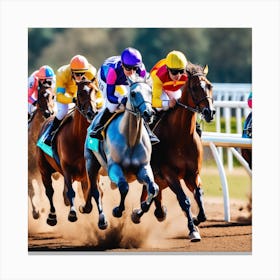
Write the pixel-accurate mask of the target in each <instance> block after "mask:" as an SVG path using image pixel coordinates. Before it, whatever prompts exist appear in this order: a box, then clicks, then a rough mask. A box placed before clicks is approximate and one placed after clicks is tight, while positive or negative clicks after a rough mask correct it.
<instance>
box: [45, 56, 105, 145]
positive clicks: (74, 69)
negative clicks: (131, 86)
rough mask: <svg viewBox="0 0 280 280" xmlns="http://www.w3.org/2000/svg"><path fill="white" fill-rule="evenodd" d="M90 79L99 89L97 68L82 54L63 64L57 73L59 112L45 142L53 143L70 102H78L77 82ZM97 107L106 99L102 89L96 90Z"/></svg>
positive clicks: (101, 105)
mask: <svg viewBox="0 0 280 280" xmlns="http://www.w3.org/2000/svg"><path fill="white" fill-rule="evenodd" d="M82 80H90V81H92V82H93V84H94V85H95V86H96V88H97V89H98V84H97V80H96V68H95V67H94V66H93V65H91V64H90V63H89V62H88V61H87V59H86V58H85V57H84V56H82V55H76V56H74V57H73V58H72V59H71V61H70V64H68V65H63V66H61V67H60V68H59V69H58V70H57V73H56V102H57V114H56V116H55V118H54V120H53V122H52V125H51V128H50V130H49V133H48V136H47V137H46V140H45V144H47V145H51V142H52V138H53V134H54V132H55V131H56V130H57V128H58V127H59V125H60V123H61V121H62V120H63V118H64V117H65V115H66V114H67V112H68V109H69V108H68V107H69V104H70V103H76V98H77V89H78V87H77V83H79V82H81V81H82ZM95 94H96V101H95V102H96V108H97V110H100V109H101V108H102V107H103V104H104V99H103V95H102V93H101V91H100V90H98V91H96V93H95Z"/></svg>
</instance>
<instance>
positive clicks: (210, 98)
mask: <svg viewBox="0 0 280 280" xmlns="http://www.w3.org/2000/svg"><path fill="white" fill-rule="evenodd" d="M188 76H189V77H190V79H191V77H199V78H202V79H203V81H204V82H205V83H206V87H210V88H212V84H211V83H210V82H209V81H208V80H207V79H206V78H205V76H204V75H203V74H201V73H195V74H191V73H189V72H188ZM188 87H189V89H190V94H191V98H192V100H193V102H194V105H195V106H194V107H192V106H189V105H185V104H183V103H181V102H180V99H179V100H177V105H179V106H181V107H183V108H185V109H187V110H189V111H191V112H193V113H199V114H201V113H202V111H201V109H200V107H199V104H200V103H201V102H203V101H204V100H207V99H209V100H211V102H213V98H212V97H211V96H209V95H208V93H207V94H206V96H204V97H202V98H201V99H200V100H198V101H195V98H194V97H195V90H194V89H193V87H191V86H190V85H188ZM203 90H204V89H203ZM204 91H205V90H204Z"/></svg>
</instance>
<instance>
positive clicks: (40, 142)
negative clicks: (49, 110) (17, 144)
mask: <svg viewBox="0 0 280 280" xmlns="http://www.w3.org/2000/svg"><path fill="white" fill-rule="evenodd" d="M49 129H50V125H49V126H48V128H47V129H46V130H45V131H44V133H43V134H42V135H41V137H40V138H39V140H38V141H37V146H38V147H39V148H40V149H41V150H42V151H43V152H44V153H46V154H47V155H49V156H50V157H52V158H53V151H52V147H50V146H49V145H46V144H45V143H44V142H45V139H46V136H47V133H48V131H49Z"/></svg>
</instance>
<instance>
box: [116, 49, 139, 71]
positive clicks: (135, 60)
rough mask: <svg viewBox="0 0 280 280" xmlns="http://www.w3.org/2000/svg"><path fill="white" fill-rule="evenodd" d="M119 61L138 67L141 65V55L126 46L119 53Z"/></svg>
mask: <svg viewBox="0 0 280 280" xmlns="http://www.w3.org/2000/svg"><path fill="white" fill-rule="evenodd" d="M121 61H122V64H124V65H128V66H137V67H140V66H141V65H142V55H141V54H140V52H139V51H138V50H136V49H134V48H126V49H125V50H124V51H123V52H122V54H121Z"/></svg>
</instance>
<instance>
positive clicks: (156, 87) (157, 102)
mask: <svg viewBox="0 0 280 280" xmlns="http://www.w3.org/2000/svg"><path fill="white" fill-rule="evenodd" d="M151 77H152V80H153V87H152V106H153V107H155V108H162V105H163V104H162V101H161V99H160V97H161V94H162V81H161V80H160V79H159V78H158V76H156V75H152V76H151Z"/></svg>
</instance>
